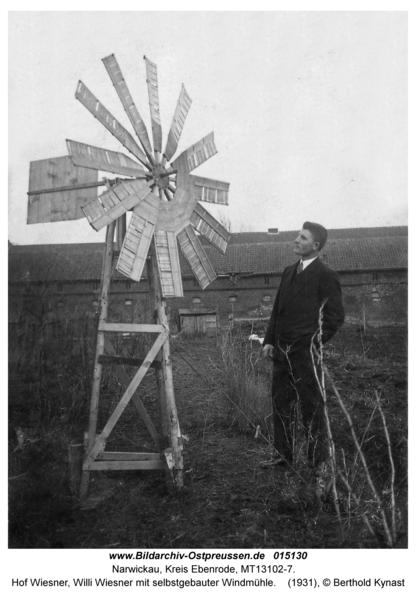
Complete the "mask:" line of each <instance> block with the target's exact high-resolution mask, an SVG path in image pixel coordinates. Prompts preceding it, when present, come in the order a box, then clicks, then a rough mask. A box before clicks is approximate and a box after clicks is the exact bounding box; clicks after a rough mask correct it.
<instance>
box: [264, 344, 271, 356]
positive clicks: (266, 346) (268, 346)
mask: <svg viewBox="0 0 416 600" xmlns="http://www.w3.org/2000/svg"><path fill="white" fill-rule="evenodd" d="M273 350H274V348H273V346H272V345H271V344H264V346H263V350H262V354H263V358H273Z"/></svg>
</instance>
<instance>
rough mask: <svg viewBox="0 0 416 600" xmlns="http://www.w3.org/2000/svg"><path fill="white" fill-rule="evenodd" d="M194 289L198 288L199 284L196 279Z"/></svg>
mask: <svg viewBox="0 0 416 600" xmlns="http://www.w3.org/2000/svg"><path fill="white" fill-rule="evenodd" d="M194 287H199V284H198V282H197V280H196V279H194Z"/></svg>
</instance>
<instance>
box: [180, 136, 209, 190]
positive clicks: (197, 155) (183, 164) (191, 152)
mask: <svg viewBox="0 0 416 600" xmlns="http://www.w3.org/2000/svg"><path fill="white" fill-rule="evenodd" d="M217 152H218V151H217V149H216V147H215V142H214V132H213V131H212V132H211V133H209V134H208V135H207V136H206V137H204V138H202V140H199V142H197V143H196V144H194V145H193V146H191V147H190V148H188V149H187V150H184V151H183V152H182V154H180V155H179V156H178V158H177V159H175V160H174V161H173V163H172V167H173V168H174V169H177V170H178V185H182V180H183V179H184V178H185V177H186V176H187V175H188V173H190V172H191V171H193V169H195V168H196V167H199V165H202V163H204V162H205V161H206V160H208V159H209V158H210V157H211V156H213V155H214V154H216V153H217Z"/></svg>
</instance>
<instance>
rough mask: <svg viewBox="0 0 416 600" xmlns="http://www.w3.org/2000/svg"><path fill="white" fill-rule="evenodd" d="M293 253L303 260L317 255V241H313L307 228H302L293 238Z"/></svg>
mask: <svg viewBox="0 0 416 600" xmlns="http://www.w3.org/2000/svg"><path fill="white" fill-rule="evenodd" d="M293 251H294V253H295V254H297V255H298V256H299V257H300V258H302V259H303V260H308V258H313V257H314V256H317V255H318V251H319V243H318V242H315V241H314V239H313V236H312V233H311V232H310V231H309V229H302V231H300V232H299V235H298V237H297V238H296V239H295V247H294V249H293Z"/></svg>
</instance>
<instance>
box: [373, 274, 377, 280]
mask: <svg viewBox="0 0 416 600" xmlns="http://www.w3.org/2000/svg"><path fill="white" fill-rule="evenodd" d="M377 279H378V273H373V281H377Z"/></svg>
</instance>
